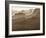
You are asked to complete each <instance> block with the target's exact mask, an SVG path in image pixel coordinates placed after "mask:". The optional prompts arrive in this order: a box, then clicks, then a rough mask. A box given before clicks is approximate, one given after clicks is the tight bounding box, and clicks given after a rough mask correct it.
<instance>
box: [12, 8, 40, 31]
mask: <svg viewBox="0 0 46 38" xmlns="http://www.w3.org/2000/svg"><path fill="white" fill-rule="evenodd" d="M26 17H27V16H25V14H23V13H19V14H16V15H14V17H13V19H12V30H13V31H19V30H39V29H40V9H39V8H36V9H34V11H33V13H32V14H31V15H29V16H28V17H30V18H26Z"/></svg>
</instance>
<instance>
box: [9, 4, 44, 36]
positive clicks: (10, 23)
mask: <svg viewBox="0 0 46 38" xmlns="http://www.w3.org/2000/svg"><path fill="white" fill-rule="evenodd" d="M12 6H18V7H19V6H22V7H35V8H40V30H29V31H12V14H11V13H12V12H11V7H12ZM37 33H43V6H42V5H22V4H9V35H21V34H37Z"/></svg>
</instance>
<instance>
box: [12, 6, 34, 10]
mask: <svg viewBox="0 0 46 38" xmlns="http://www.w3.org/2000/svg"><path fill="white" fill-rule="evenodd" d="M29 9H35V8H31V7H15V6H13V7H12V10H13V11H15V10H16V11H21V10H29Z"/></svg>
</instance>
